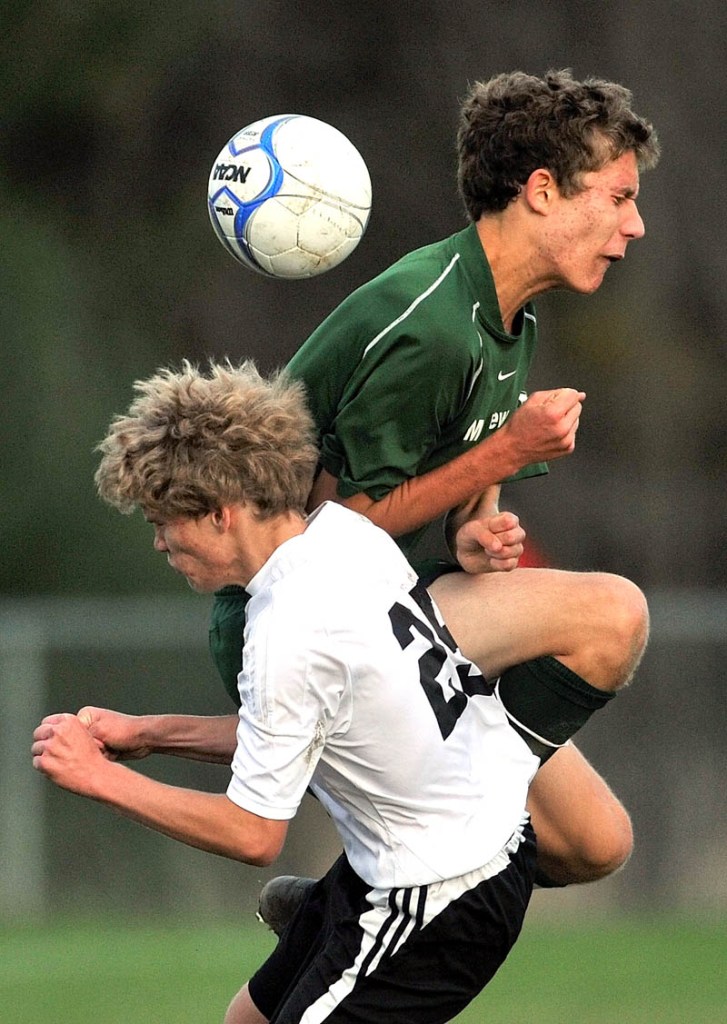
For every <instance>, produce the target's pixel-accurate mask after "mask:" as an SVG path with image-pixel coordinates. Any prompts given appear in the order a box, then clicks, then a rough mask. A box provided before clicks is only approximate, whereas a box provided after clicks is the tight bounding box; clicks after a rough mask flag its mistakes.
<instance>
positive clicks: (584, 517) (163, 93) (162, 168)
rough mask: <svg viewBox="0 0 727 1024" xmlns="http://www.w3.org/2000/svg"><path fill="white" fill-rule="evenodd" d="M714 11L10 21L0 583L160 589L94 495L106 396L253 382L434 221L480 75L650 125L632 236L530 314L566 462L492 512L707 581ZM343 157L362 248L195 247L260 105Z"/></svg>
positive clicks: (14, 14)
mask: <svg viewBox="0 0 727 1024" xmlns="http://www.w3.org/2000/svg"><path fill="white" fill-rule="evenodd" d="M725 11H726V9H725V6H724V4H723V3H720V2H717V0H704V2H703V3H702V4H700V6H699V9H698V10H696V9H695V8H694V7H693V5H689V4H686V3H682V2H667V0H645V2H644V3H642V4H638V5H634V4H630V3H627V2H625V0H616V2H612V3H606V4H599V5H594V4H592V3H590V2H586V0H559V2H554V3H551V4H549V5H547V6H541V5H534V4H532V3H526V2H523V0H514V2H509V3H503V2H501V0H500V2H491V3H487V2H484V3H483V2H481V0H478V2H475V0H464V2H461V3H457V4H451V3H442V2H429V3H427V2H423V0H406V2H404V3H401V4H396V5H392V4H390V3H388V2H385V0H368V2H367V3H366V4H356V5H353V4H345V3H340V2H339V3H335V2H333V0H315V2H305V0H303V2H301V0H297V2H295V3H293V2H291V0H277V2H271V3H267V4H256V3H252V2H248V0H242V2H232V0H220V2H216V0H209V2H206V3H203V4H199V3H194V2H191V0H178V2H177V3H175V4H174V5H172V4H169V3H163V2H155V0H144V2H141V0H124V2H123V3H122V2H120V0H103V2H101V0H73V2H62V0H56V2H50V0H45V2H44V0H17V2H16V3H15V4H13V5H11V6H6V9H5V10H4V11H3V14H2V28H3V32H2V35H1V38H2V42H0V56H1V58H2V59H0V98H1V100H2V103H1V107H0V109H2V119H3V129H2V133H1V134H0V218H1V225H2V239H3V245H2V247H1V249H0V288H1V289H2V303H1V305H0V338H1V339H2V352H3V375H2V405H1V411H0V417H1V421H0V431H1V436H2V476H1V478H0V479H1V481H2V482H1V487H2V490H1V491H0V499H1V500H2V505H3V510H4V514H3V516H2V547H3V553H4V557H3V559H2V569H1V570H0V573H1V577H0V589H1V590H2V592H4V593H5V594H8V595H12V594H32V593H41V592H42V593H72V592H78V593H80V592H92V593H94V592H95V593H103V592H118V591H129V592H131V591H133V592H135V591H139V590H145V589H152V590H172V589H178V588H179V580H178V579H177V578H176V577H174V576H173V575H172V574H171V573H169V572H168V569H167V567H166V565H165V563H164V560H163V559H159V558H158V556H156V557H155V556H154V554H153V552H152V550H151V543H150V535H149V533H148V528H146V526H145V524H144V523H143V522H142V521H141V520H140V517H138V516H137V517H132V518H130V519H124V518H122V517H120V516H119V515H118V514H117V513H116V512H115V511H111V510H108V509H106V508H104V507H103V506H101V504H100V503H99V502H98V500H97V499H96V498H95V496H94V491H93V482H92V476H93V471H94V468H95V463H96V456H95V455H94V446H95V445H96V444H97V443H98V441H99V440H100V438H101V437H102V436H103V434H104V432H105V429H106V426H107V424H108V422H109V420H110V419H111V417H112V416H113V415H114V414H115V413H117V412H120V411H122V410H123V409H124V408H125V407H126V405H127V404H128V402H129V400H130V397H131V384H132V381H133V380H134V379H136V378H139V377H144V376H146V375H148V374H149V373H150V372H152V371H153V370H154V369H155V368H156V367H157V366H159V365H162V364H168V363H176V364H178V363H179V361H180V360H181V359H182V358H184V357H187V358H191V359H193V360H200V361H202V360H204V359H206V358H207V357H208V356H214V357H216V358H220V357H223V356H230V357H231V358H233V359H236V358H241V357H247V356H252V357H254V358H255V359H256V360H257V361H258V363H259V364H260V366H261V368H263V369H268V368H272V367H273V366H276V365H279V364H281V363H283V362H284V361H285V360H286V359H287V358H288V356H289V355H290V354H291V353H292V352H293V351H294V350H295V348H296V347H297V346H298V345H299V344H300V342H301V341H302V340H303V339H304V338H305V337H306V335H307V334H308V333H309V331H310V330H312V329H313V327H315V326H316V324H317V323H318V322H319V321H320V319H322V317H323V316H325V314H326V313H327V312H328V311H329V310H330V309H331V308H332V307H333V306H334V305H335V304H336V303H337V302H338V301H339V300H340V299H342V298H343V297H344V295H345V294H346V293H347V292H348V291H350V290H351V288H353V287H355V286H356V285H358V284H359V283H361V282H363V281H364V280H365V279H367V278H368V277H370V276H372V275H373V274H374V273H376V272H378V271H379V270H380V269H382V268H383V267H384V266H385V265H386V264H387V263H389V262H390V261H391V260H392V259H394V258H396V257H398V256H399V255H401V254H402V253H403V252H405V251H406V250H408V249H410V248H412V247H414V246H416V245H420V244H424V243H426V242H428V241H431V240H434V239H435V238H439V237H443V236H444V235H446V234H448V233H450V232H451V231H454V230H457V229H458V228H459V227H460V226H461V225H462V224H463V223H464V214H463V211H462V209H461V205H460V203H459V200H458V198H457V195H456V189H455V163H454V133H455V125H456V116H457V108H458V102H459V99H460V97H461V96H462V95H463V93H464V92H465V90H466V88H467V85H468V83H469V82H471V81H473V80H475V79H476V78H485V77H488V76H490V75H492V74H495V73H497V72H499V71H502V70H508V69H511V68H515V67H518V68H522V69H523V70H526V71H530V72H533V73H542V72H543V71H545V70H546V69H547V68H548V67H566V66H569V67H572V68H573V70H574V72H575V73H576V74H577V75H578V76H586V75H589V74H595V75H598V76H602V77H609V78H615V79H617V80H619V81H623V82H624V83H625V84H626V85H628V86H629V87H630V88H631V89H632V90H633V92H634V94H635V100H634V105H635V107H636V109H637V110H638V111H639V113H642V114H643V115H644V116H647V117H648V118H650V119H651V120H652V121H653V122H654V123H655V125H656V127H657V129H658V132H659V135H660V138H661V140H662V145H663V158H662V163H661V165H660V167H659V168H657V170H656V171H654V172H652V173H650V174H648V175H646V176H645V177H644V180H643V183H642V199H641V201H640V206H641V210H642V213H643V215H644V218H645V221H646V224H647V237H646V239H645V240H644V241H643V242H639V243H638V244H635V245H633V246H632V247H631V248H630V250H629V256H628V259H627V261H626V263H625V264H623V265H619V266H618V267H617V268H615V269H613V270H612V271H611V272H610V274H609V276H608V280H607V282H606V283H605V284H604V286H603V288H602V290H601V292H599V294H598V295H597V296H595V297H592V298H588V299H582V298H579V297H575V296H562V295H556V296H552V297H547V298H546V299H545V300H543V301H542V302H541V303H540V308H541V325H542V327H541V337H542V342H541V352H540V354H539V356H538V360H537V362H536V367H535V372H534V375H533V387H534V388H535V387H553V386H557V385H560V384H563V385H571V386H577V387H581V388H583V389H584V390H586V391H587V393H588V399H587V404H586V413H585V415H584V418H583V421H582V425H581V431H580V434H579V444H578V448H577V451H576V454H575V455H574V456H573V457H572V458H571V459H570V460H567V461H566V462H563V463H559V464H557V465H556V466H554V467H553V470H552V472H551V475H550V478H549V479H547V480H545V481H538V482H532V484H529V485H527V486H524V487H522V489H518V490H517V491H515V490H514V489H513V492H512V495H509V496H508V497H509V498H511V500H512V502H513V503H514V505H515V507H516V509H517V511H519V512H520V513H521V515H522V518H523V520H524V522H525V525H526V527H529V528H530V530H531V532H532V533H533V534H534V535H535V536H536V537H537V538H538V539H539V541H540V542H541V543H542V545H543V546H544V547H545V548H546V550H548V551H549V552H550V553H551V555H552V556H553V558H554V559H555V560H556V561H557V562H559V563H561V564H566V565H569V566H572V567H574V568H603V569H611V570H614V571H619V572H625V573H626V574H627V575H629V576H631V577H632V578H634V579H636V580H637V581H638V582H639V583H640V584H641V585H642V586H649V585H662V584H671V585H687V586H698V585H709V586H721V585H723V584H724V583H725V576H726V573H725V560H724V556H723V554H722V537H721V527H722V526H723V524H724V508H725V482H724V481H725V473H724V470H725V440H726V436H727V431H726V429H725V428H726V417H725V409H726V408H727V402H726V401H725V398H726V397H727V395H726V393H725V370H724V367H725V355H726V354H727V346H726V345H725V336H726V329H725V326H724V325H725V323H727V309H726V306H727V298H726V297H725V290H724V287H723V281H724V279H725V270H727V267H726V266H725V246H724V236H725V231H724V229H725V210H726V207H727V203H726V200H725V185H724V176H723V165H724V160H723V157H724V151H725V143H724V136H723V125H724V123H725V101H724V88H723V84H724V59H725V53H726V52H727V31H726V29H727V15H726V13H725ZM292 111H296V112H303V113H309V114H312V115H314V116H316V117H319V118H322V119H323V120H329V121H331V122H332V123H334V124H335V125H337V126H338V127H339V128H341V129H342V130H343V131H344V132H346V133H347V134H348V135H349V137H350V138H351V139H352V140H353V141H354V143H355V144H356V145H357V146H358V147H359V149H360V150H361V152H362V153H363V155H364V156H365V158H366V160H367V162H368V164H369V168H370V170H371V175H372V179H373V185H374V209H373V216H372V221H371V224H370V227H369V231H368V234H367V236H366V238H365V239H364V241H363V242H362V244H361V246H360V247H359V249H358V250H357V251H356V252H355V253H354V255H353V256H351V257H350V258H349V260H348V261H347V262H346V263H344V264H343V265H342V266H341V267H340V268H338V269H337V270H334V271H332V272H331V273H330V274H328V275H326V276H324V277H322V278H318V279H315V280H313V281H309V282H275V281H267V280H265V279H263V278H259V277H257V276H256V275H253V274H250V273H248V272H247V271H245V270H243V269H242V268H240V267H238V266H237V265H236V264H235V263H234V262H233V261H232V260H231V259H230V257H229V256H228V255H227V254H226V253H225V252H224V251H223V249H222V247H221V246H220V245H219V243H218V242H217V241H216V239H215V238H214V236H213V234H212V231H211V228H210V226H209V223H208V219H207V211H206V203H205V190H206V180H207V175H208V173H209V169H210V167H211V164H212V162H213V160H214V158H215V156H216V155H217V153H218V151H219V149H220V148H221V146H222V144H223V143H224V142H225V141H226V140H227V139H228V138H229V137H230V136H231V135H232V134H233V133H234V132H235V131H237V130H238V129H239V128H240V127H242V126H243V125H244V124H247V123H249V122H250V121H253V120H255V119H257V118H258V117H261V116H265V115H267V114H271V113H286V112H292Z"/></svg>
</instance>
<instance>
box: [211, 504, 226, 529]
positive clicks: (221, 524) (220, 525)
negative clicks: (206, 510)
mask: <svg viewBox="0 0 727 1024" xmlns="http://www.w3.org/2000/svg"><path fill="white" fill-rule="evenodd" d="M210 519H211V521H212V525H213V526H214V527H216V528H217V529H218V530H220V531H221V532H223V531H225V530H229V528H230V522H231V515H230V508H229V506H228V505H222V506H221V507H220V508H213V509H212V511H211V512H210Z"/></svg>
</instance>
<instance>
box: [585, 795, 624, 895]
mask: <svg viewBox="0 0 727 1024" xmlns="http://www.w3.org/2000/svg"><path fill="white" fill-rule="evenodd" d="M633 849H634V832H633V828H632V825H631V818H630V817H629V815H628V814H627V813H626V810H625V809H624V808H620V811H619V812H618V813H614V814H612V816H611V820H610V821H609V823H608V824H607V825H604V827H603V828H602V829H601V830H600V831H599V834H598V835H597V836H596V835H593V836H591V837H590V840H589V841H588V842H587V843H586V844H585V845H584V847H583V849H582V851H581V859H582V868H581V871H582V875H583V880H584V881H588V882H596V881H598V880H599V879H601V878H607V877H608V876H609V875H612V874H613V873H614V872H616V871H618V870H619V869H620V868H622V867H623V866H624V864H625V863H626V862H627V861H628V859H629V857H630V856H631V854H632V852H633Z"/></svg>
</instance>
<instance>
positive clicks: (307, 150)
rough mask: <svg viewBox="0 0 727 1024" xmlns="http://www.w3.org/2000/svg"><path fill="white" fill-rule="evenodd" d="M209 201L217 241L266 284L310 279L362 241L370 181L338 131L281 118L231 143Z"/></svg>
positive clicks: (299, 118)
mask: <svg viewBox="0 0 727 1024" xmlns="http://www.w3.org/2000/svg"><path fill="white" fill-rule="evenodd" d="M207 199H208V205H209V213H210V218H211V220H212V227H213V228H214V229H215V232H216V234H217V237H218V238H219V239H220V241H221V242H222V244H223V245H224V247H225V249H227V251H228V252H229V253H231V254H232V255H233V256H234V257H235V259H237V260H239V261H240V263H242V264H243V265H244V266H246V267H249V268H250V269H251V270H256V271H258V273H261V274H265V275H267V276H268V277H284V278H292V279H296V278H305V277H314V276H315V275H316V274H323V273H324V272H325V271H327V270H330V269H331V268H332V267H335V266H337V265H338V264H339V263H341V262H342V261H343V260H345V259H346V257H347V256H349V255H350V254H351V253H352V252H353V250H354V249H355V248H356V246H357V245H358V243H359V242H360V241H361V237H362V236H363V233H364V231H365V230H366V225H367V224H368V219H369V214H370V212H371V179H370V177H369V172H368V169H367V167H366V164H365V162H364V160H363V158H362V157H361V154H360V153H359V152H358V150H357V149H356V147H355V146H354V145H353V143H351V142H350V141H349V140H348V139H347V138H346V136H345V135H344V134H343V133H342V132H340V131H339V130H338V129H337V128H334V127H333V126H332V125H330V124H326V123H325V122H323V121H318V120H317V119H316V118H314V117H307V116H305V115H302V114H280V115H276V116H273V117H265V118H263V119H262V120H260V121H255V122H254V123H253V124H250V125H248V126H247V128H243V129H242V130H241V131H239V132H237V134H236V135H233V137H232V138H231V139H230V141H229V142H228V143H227V145H226V146H225V147H224V148H223V149H222V151H221V152H220V154H219V156H218V157H217V159H216V160H215V162H214V165H213V167H212V171H211V172H210V177H209V186H208V190H207Z"/></svg>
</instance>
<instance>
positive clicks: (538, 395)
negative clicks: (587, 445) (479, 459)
mask: <svg viewBox="0 0 727 1024" xmlns="http://www.w3.org/2000/svg"><path fill="white" fill-rule="evenodd" d="M585 397H586V395H585V392H584V391H576V390H575V389H574V388H556V389H555V390H554V391H535V392H533V394H532V395H530V397H529V398H528V399H527V400H526V401H525V402H524V403H523V404H522V405H521V406H520V408H519V409H517V410H516V411H515V412H514V413H513V415H512V416H511V417H510V418H509V420H507V422H506V423H505V425H504V426H503V427H502V430H505V431H507V432H508V433H509V434H510V439H511V441H512V443H513V445H514V446H515V447H516V448H517V449H518V451H519V452H520V453H521V456H522V459H523V461H522V465H527V464H528V463H530V462H541V461H548V460H552V459H558V458H561V457H562V456H563V455H570V453H571V452H572V451H573V449H574V448H575V444H576V431H577V430H578V424H579V421H580V417H581V412H582V410H583V402H584V401H585Z"/></svg>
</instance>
